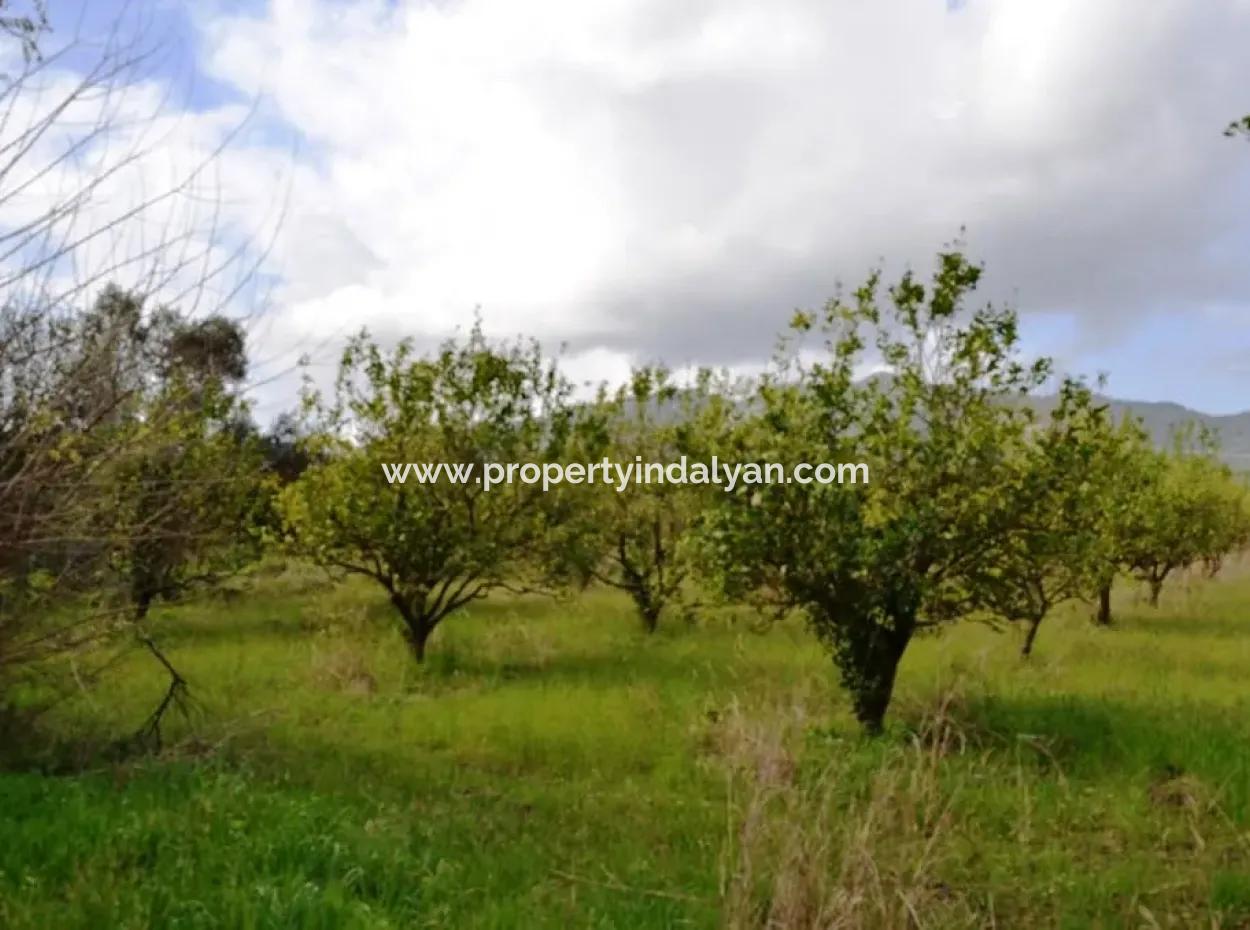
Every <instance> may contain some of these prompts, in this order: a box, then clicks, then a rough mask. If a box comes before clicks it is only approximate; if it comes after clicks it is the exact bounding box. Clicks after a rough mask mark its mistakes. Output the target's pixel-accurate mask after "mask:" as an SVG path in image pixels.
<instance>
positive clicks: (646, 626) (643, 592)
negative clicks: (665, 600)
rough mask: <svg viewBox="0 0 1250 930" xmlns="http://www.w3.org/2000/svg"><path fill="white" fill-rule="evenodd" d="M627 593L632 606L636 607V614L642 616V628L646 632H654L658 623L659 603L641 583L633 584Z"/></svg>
mask: <svg viewBox="0 0 1250 930" xmlns="http://www.w3.org/2000/svg"><path fill="white" fill-rule="evenodd" d="M629 595H630V597H631V598H633V601H634V606H635V607H637V608H638V616H639V617H641V618H642V628H643V630H644V631H646V632H647V633H648V634H651V633H654V632H655V631H656V629H658V628H659V625H660V609H661V605H660V604H658V603H656V599H655V598H654V597H652V595H651V592H650V591H649V590H648V589H647V588H646V587H645V586H643V585H642V584H638V585H636V586H634V587H633V588H632V589H631V590H630V592H629Z"/></svg>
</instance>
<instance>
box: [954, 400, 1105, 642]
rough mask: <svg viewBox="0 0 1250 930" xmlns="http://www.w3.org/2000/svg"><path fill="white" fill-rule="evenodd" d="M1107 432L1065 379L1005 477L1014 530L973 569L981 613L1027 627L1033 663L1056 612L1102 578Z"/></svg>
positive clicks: (1099, 414)
mask: <svg viewBox="0 0 1250 930" xmlns="http://www.w3.org/2000/svg"><path fill="white" fill-rule="evenodd" d="M1107 431H1108V424H1107V419H1106V411H1105V408H1103V407H1099V406H1097V405H1096V404H1095V403H1094V399H1093V396H1092V394H1091V393H1090V391H1089V389H1088V388H1087V387H1086V386H1085V385H1083V384H1081V383H1079V382H1075V381H1071V380H1069V381H1065V383H1064V384H1063V385H1062V387H1061V389H1060V392H1059V399H1058V403H1057V405H1056V407H1055V409H1054V411H1053V412H1052V413H1051V414H1050V416H1049V418H1048V419H1047V421H1046V422H1045V423H1044V424H1039V425H1038V426H1037V427H1036V428H1035V429H1033V430H1032V431H1030V435H1029V439H1028V442H1027V443H1026V444H1025V446H1024V448H1023V450H1022V451H1021V452H1020V454H1019V456H1018V457H1017V458H1016V459H1015V460H1014V461H1011V462H1009V463H1008V467H1007V469H1006V470H1005V472H1004V475H1003V486H1002V493H1003V494H1004V495H1005V500H1006V501H1007V502H1008V503H1009V506H1010V507H1011V508H1012V510H1013V511H1014V513H1013V514H1012V516H1011V523H1012V528H1011V530H1010V532H1007V533H1005V534H1003V535H1002V536H1001V537H1000V538H999V539H998V543H997V545H995V546H993V547H992V548H990V549H989V550H988V551H987V552H986V555H985V557H984V558H983V559H982V560H981V561H980V562H979V563H978V564H977V565H975V566H973V567H972V569H971V570H970V571H969V573H968V579H967V585H968V596H969V600H970V603H971V605H972V606H974V607H975V608H977V609H979V610H984V611H986V612H988V613H990V614H991V615H993V616H996V617H1000V618H1002V619H1004V620H1007V621H1011V622H1016V623H1022V624H1024V625H1025V637H1024V643H1023V646H1022V647H1021V653H1022V654H1023V655H1024V656H1025V657H1028V656H1029V655H1030V654H1031V653H1032V650H1033V644H1034V642H1035V640H1036V638H1037V633H1038V630H1039V629H1040V627H1041V624H1042V621H1043V620H1044V619H1045V618H1046V616H1047V615H1048V614H1049V613H1050V612H1051V610H1052V609H1053V608H1054V607H1055V606H1056V605H1058V604H1060V603H1062V602H1064V601H1067V600H1071V599H1074V598H1078V597H1081V596H1082V595H1083V594H1084V593H1085V592H1086V591H1087V590H1088V589H1089V587H1090V584H1091V579H1093V578H1094V577H1096V576H1097V575H1098V570H1099V567H1100V562H1099V543H1100V539H1099V533H1100V531H1101V529H1102V527H1101V519H1100V516H1099V514H1100V510H1099V507H1100V505H1101V503H1102V498H1103V493H1104V490H1105V489H1104V487H1103V485H1102V483H1101V482H1100V481H1099V478H1100V477H1101V475H1102V473H1100V471H1099V469H1100V467H1101V464H1102V463H1101V462H1100V461H1099V455H1098V453H1099V450H1100V441H1101V440H1102V438H1103V437H1104V436H1105V435H1106V433H1107Z"/></svg>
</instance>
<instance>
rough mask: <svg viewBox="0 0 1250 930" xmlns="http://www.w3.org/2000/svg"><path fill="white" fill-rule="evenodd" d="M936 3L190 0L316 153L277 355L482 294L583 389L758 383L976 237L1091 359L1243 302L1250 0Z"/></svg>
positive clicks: (458, 313)
mask: <svg viewBox="0 0 1250 930" xmlns="http://www.w3.org/2000/svg"><path fill="white" fill-rule="evenodd" d="M946 7H947V4H945V3H943V2H941V0H880V2H871V3H868V2H863V0H772V2H770V3H767V4H762V3H758V2H747V0H694V2H689V3H673V2H671V0H595V2H586V0H531V2H525V3H518V2H516V0H448V2H437V3H436V2H427V3H420V2H413V3H404V4H394V3H389V2H384V0H364V2H348V0H272V2H271V3H270V4H269V5H268V6H266V7H265V8H264V9H263V10H261V11H260V12H258V13H252V14H248V15H236V14H231V15H226V14H224V13H222V12H221V11H220V10H216V9H214V8H213V6H212V5H209V6H206V7H203V8H197V12H196V14H195V15H196V16H197V17H198V20H197V25H198V28H199V32H200V40H201V49H200V57H201V61H200V66H201V67H202V68H205V69H206V70H208V71H209V73H210V74H211V75H212V76H213V77H214V78H215V79H216V80H218V81H220V82H223V83H225V84H228V85H232V86H233V87H235V88H236V89H237V90H238V91H239V92H240V93H241V94H242V95H243V96H244V97H247V98H251V97H253V96H255V95H257V94H263V101H264V103H263V109H262V113H261V120H262V122H263V123H264V124H265V125H266V127H267V128H273V127H274V126H285V127H288V128H289V129H290V130H293V131H294V132H295V133H297V134H298V135H299V136H300V137H301V138H302V140H303V141H302V146H301V148H300V152H299V155H298V156H297V167H296V168H295V169H294V170H293V171H287V173H286V176H287V177H289V178H290V179H291V183H292V185H293V188H292V202H291V206H290V212H289V213H288V216H287V220H286V225H285V227H284V229H283V231H282V233H281V236H280V238H279V240H278V242H277V243H276V248H275V250H274V254H273V262H272V264H273V270H274V271H275V273H277V274H279V275H280V277H281V279H282V282H283V283H282V284H281V285H280V287H279V288H278V289H277V291H276V292H275V295H274V296H275V301H276V306H277V310H276V312H275V315H274V316H273V317H272V318H271V319H270V320H269V321H268V324H267V328H266V329H265V332H264V338H266V339H267V340H269V342H270V344H271V345H270V346H269V348H271V349H272V350H273V352H271V355H274V354H280V350H281V349H282V348H283V347H292V348H298V349H300V350H308V349H313V348H317V347H321V346H327V345H329V344H331V343H332V342H333V341H334V340H335V339H336V338H338V337H339V336H341V335H342V334H344V333H346V332H350V331H353V330H355V329H357V328H359V327H360V326H362V325H367V326H369V327H371V328H372V329H374V330H376V331H378V332H380V333H382V334H384V335H387V336H391V335H399V334H405V335H413V336H415V337H417V338H418V340H420V341H432V340H434V339H436V338H438V337H440V336H442V335H444V334H446V333H448V332H449V331H451V330H452V329H453V328H454V327H455V326H456V325H464V324H465V323H467V322H468V321H469V320H470V319H471V317H472V314H473V313H474V311H475V308H478V307H481V308H482V312H483V314H484V318H485V322H486V326H487V329H488V330H490V331H492V332H495V333H499V334H513V333H516V332H519V331H521V332H525V333H529V334H534V335H536V336H539V337H540V338H542V339H544V340H545V341H548V342H552V343H556V342H560V341H568V342H569V344H570V348H571V352H572V356H573V357H574V358H576V359H577V360H578V361H577V362H576V363H575V364H576V365H578V366H580V367H579V369H578V370H579V371H585V372H590V373H595V372H603V373H607V374H611V373H614V372H619V371H623V370H624V366H625V365H627V364H628V362H629V361H630V360H632V359H638V360H650V359H654V358H656V357H663V358H665V359H666V360H667V361H669V362H670V363H672V364H674V365H678V366H682V365H686V364H688V363H691V362H706V363H731V364H739V365H749V364H751V363H752V362H753V361H756V360H758V359H760V358H762V357H764V356H766V355H767V354H768V352H769V351H770V349H771V348H772V345H773V338H772V337H773V334H774V332H775V331H776V330H777V328H778V327H779V325H781V324H782V323H784V321H785V319H786V318H787V317H788V315H789V311H790V310H791V309H792V308H793V307H794V306H796V305H811V304H813V303H817V302H819V301H820V300H822V299H823V298H824V297H825V296H826V295H827V294H828V293H829V292H830V291H831V289H832V288H833V285H834V282H835V279H836V278H837V277H839V276H843V277H845V278H849V279H854V278H856V277H858V276H859V275H861V274H862V273H863V272H864V271H865V270H866V269H867V268H868V266H869V265H870V264H872V263H874V262H876V261H877V260H878V259H880V258H882V257H884V258H886V259H888V260H889V261H890V262H891V263H892V265H893V266H894V267H897V266H898V265H899V264H902V263H905V262H911V263H913V264H918V265H924V264H926V263H927V261H928V256H930V255H931V254H932V252H933V251H934V250H935V249H936V248H937V247H939V246H940V245H942V244H943V243H944V242H946V241H948V240H949V239H950V238H952V237H953V236H954V235H955V234H956V233H957V232H958V230H959V228H960V227H961V226H962V225H966V226H967V228H968V230H969V240H970V246H971V249H972V251H973V252H974V253H976V254H977V255H979V256H982V257H984V258H985V259H986V260H987V262H988V265H989V269H990V272H991V276H990V278H989V280H988V282H987V283H988V286H989V287H988V289H989V290H990V291H991V292H994V293H997V294H1004V295H1008V296H1016V297H1017V298H1018V303H1019V304H1020V305H1021V306H1022V307H1023V308H1025V309H1027V310H1030V311H1036V312H1039V313H1046V312H1053V313H1057V314H1064V315H1065V316H1064V318H1065V319H1068V318H1071V319H1074V320H1076V321H1077V322H1078V333H1079V337H1078V339H1079V340H1083V341H1085V342H1090V343H1091V344H1097V343H1099V341H1100V340H1101V341H1103V342H1105V341H1106V340H1108V339H1111V338H1113V334H1115V333H1117V332H1119V331H1120V330H1121V328H1122V327H1123V326H1124V325H1126V324H1128V323H1131V322H1132V321H1134V320H1136V319H1139V318H1140V317H1141V316H1142V315H1148V314H1152V313H1161V314H1162V313H1166V314H1171V315H1172V316H1173V317H1175V318H1176V319H1177V320H1182V319H1199V318H1203V319H1206V318H1210V319H1212V320H1214V319H1216V317H1217V316H1218V314H1220V313H1222V314H1224V315H1225V318H1226V316H1227V315H1228V314H1230V313H1231V314H1232V315H1233V316H1234V317H1238V318H1240V317H1241V315H1244V316H1247V317H1250V303H1248V302H1247V301H1248V300H1250V298H1248V296H1247V295H1250V265H1248V264H1247V263H1246V261H1245V255H1246V250H1247V247H1250V211H1248V210H1247V209H1246V204H1247V202H1248V194H1250V152H1247V150H1246V148H1245V147H1244V146H1238V145H1236V144H1234V143H1230V142H1229V141H1227V140H1225V139H1223V138H1222V137H1221V136H1220V130H1221V128H1222V126H1223V125H1224V124H1225V123H1226V122H1227V121H1228V120H1229V119H1231V118H1232V117H1233V116H1235V115H1238V114H1239V113H1241V112H1244V111H1245V110H1246V109H1250V100H1248V99H1247V98H1246V93H1247V91H1246V88H1248V87H1250V56H1247V55H1246V54H1245V48H1244V36H1245V35H1247V34H1250V3H1248V2H1246V0H1204V2H1203V3H1194V2H1193V0H1152V2H1151V3H1149V4H1143V3H1140V2H1139V0H1100V2H1097V3H1091V2H1089V0H969V2H968V3H966V4H965V5H963V7H962V8H961V9H959V10H958V11H957V12H950V11H948V10H947V8H946ZM286 157H287V150H286V149H284V148H282V147H281V146H267V145H266V144H265V143H264V142H263V141H262V140H254V141H253V142H251V143H250V144H249V145H246V146H244V147H242V148H240V149H239V150H237V151H235V152H234V153H232V154H231V155H230V157H229V158H228V159H227V160H226V162H225V163H224V165H225V167H224V169H223V171H224V174H223V183H225V184H228V185H229V189H230V190H231V191H237V192H238V194H239V199H240V201H244V202H250V201H253V200H254V201H256V202H258V203H263V202H265V201H266V198H268V200H269V201H272V196H273V188H274V181H273V178H274V177H275V173H281V169H280V166H281V165H282V163H283V161H284V159H285V158H286ZM1217 308H1218V309H1217ZM1230 308H1231V309H1230ZM1078 354H1079V353H1078ZM571 364H573V363H571Z"/></svg>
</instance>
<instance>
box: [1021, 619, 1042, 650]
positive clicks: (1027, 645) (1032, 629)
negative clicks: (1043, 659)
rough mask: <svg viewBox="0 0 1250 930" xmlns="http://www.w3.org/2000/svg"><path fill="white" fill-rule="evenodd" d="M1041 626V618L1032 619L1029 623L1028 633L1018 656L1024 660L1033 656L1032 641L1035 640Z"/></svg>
mask: <svg viewBox="0 0 1250 930" xmlns="http://www.w3.org/2000/svg"><path fill="white" fill-rule="evenodd" d="M1041 625H1042V618H1041V617H1034V618H1033V619H1032V620H1030V621H1029V632H1028V633H1026V634H1025V637H1024V646H1023V647H1022V648H1021V649H1020V655H1021V656H1023V657H1024V658H1026V659H1027V658H1028V657H1029V656H1031V655H1032V654H1033V641H1034V640H1035V639H1037V631H1038V629H1039V628H1040V627H1041Z"/></svg>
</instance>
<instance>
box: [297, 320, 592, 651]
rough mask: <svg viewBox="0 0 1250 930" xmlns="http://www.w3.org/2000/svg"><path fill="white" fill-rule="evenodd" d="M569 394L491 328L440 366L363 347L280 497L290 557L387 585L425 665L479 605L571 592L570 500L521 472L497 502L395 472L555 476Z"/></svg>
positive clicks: (459, 344)
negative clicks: (442, 634) (447, 627)
mask: <svg viewBox="0 0 1250 930" xmlns="http://www.w3.org/2000/svg"><path fill="white" fill-rule="evenodd" d="M568 394H569V386H568V384H567V383H566V381H565V380H564V379H563V378H562V377H561V376H560V374H559V373H558V371H557V369H556V367H555V365H554V364H553V363H551V362H549V361H546V360H544V358H543V355H542V353H541V351H540V349H539V347H538V346H537V344H521V343H517V344H512V345H493V344H491V343H489V342H488V341H487V340H486V338H485V337H484V336H483V334H482V331H481V328H480V326H477V325H475V326H474V328H473V329H472V331H471V332H470V333H469V334H468V337H467V339H464V340H462V341H455V340H453V341H449V342H447V343H445V344H444V345H443V346H442V348H441V349H440V350H439V351H438V352H436V353H435V354H433V355H431V356H429V357H418V356H416V355H415V354H414V351H413V347H412V345H411V343H409V342H406V341H405V342H402V343H400V345H399V346H398V347H397V348H396V349H395V350H394V351H390V352H387V351H384V350H383V349H381V348H380V347H379V346H378V345H377V344H376V343H375V342H373V341H372V340H370V339H369V337H368V336H367V335H365V334H362V335H361V336H359V337H357V338H355V339H353V340H352V341H351V343H350V344H349V345H348V347H347V349H346V350H345V352H344V353H343V358H342V363H341V365H340V368H339V376H338V381H337V386H336V391H335V398H334V400H333V402H332V403H329V404H327V403H324V402H323V401H322V400H321V399H320V398H319V397H317V396H316V395H315V394H313V395H309V398H308V402H309V406H310V410H312V411H313V412H314V413H316V414H317V415H318V419H319V423H320V429H321V432H320V438H317V439H315V440H314V441H313V446H314V450H315V453H316V455H315V456H314V459H313V464H312V465H310V466H309V467H308V468H307V470H305V472H304V473H303V475H302V476H301V477H300V478H299V479H298V480H297V481H296V482H295V483H293V484H291V485H290V486H288V487H287V488H286V489H285V490H284V491H283V492H282V494H281V496H280V510H281V513H282V515H283V518H284V521H285V526H286V533H287V538H288V540H289V542H290V544H291V545H292V546H293V548H294V549H295V551H297V552H299V553H302V554H304V555H305V556H307V557H308V558H310V559H312V560H314V561H315V562H317V563H318V564H320V565H323V566H326V567H328V568H332V569H338V570H342V571H345V572H348V573H351V574H356V575H362V576H364V577H366V578H370V579H372V580H373V581H375V582H377V583H378V584H379V585H380V586H381V587H382V588H383V589H384V590H385V591H386V594H387V596H388V597H389V599H390V602H391V604H392V605H393V606H394V608H395V611H396V613H397V614H398V616H399V618H400V619H401V620H402V622H403V625H404V635H405V638H406V640H407V642H408V644H409V647H410V648H411V651H412V655H413V657H414V658H415V659H416V660H417V661H418V662H421V661H423V660H424V658H425V654H426V644H427V642H428V640H429V638H430V635H431V634H432V633H433V632H434V630H435V629H436V628H437V627H438V626H439V624H440V623H442V622H443V620H444V619H446V617H448V616H449V615H450V614H452V613H454V612H455V611H456V610H458V609H460V608H461V607H463V606H465V605H466V604H468V603H469V602H471V601H473V600H474V599H476V598H481V597H484V596H485V595H487V594H488V593H489V592H490V591H492V590H495V589H498V588H511V589H534V588H547V587H548V586H550V585H553V584H555V583H556V582H558V581H559V580H561V577H562V576H561V572H560V570H559V568H558V566H560V565H563V564H564V562H563V559H562V558H561V553H562V550H563V547H564V546H566V545H567V538H566V531H567V528H568V524H569V522H570V515H571V512H572V510H571V507H570V505H569V502H568V501H567V499H566V498H565V496H564V495H563V494H561V493H560V489H559V488H558V487H553V488H549V489H548V490H546V491H544V489H543V487H542V486H541V484H539V483H528V482H527V481H526V480H524V476H523V475H522V474H521V473H520V472H517V473H516V474H515V475H514V476H513V479H512V480H511V481H510V482H509V481H503V483H499V484H496V485H495V486H493V487H491V488H489V489H487V488H486V486H485V485H484V484H483V483H482V482H481V481H480V480H479V481H475V480H469V481H465V482H459V481H456V480H451V479H450V478H449V476H448V475H447V473H446V472H443V473H441V474H440V475H439V477H438V478H437V480H427V481H421V480H419V479H418V477H417V475H416V474H415V473H412V472H404V473H403V474H402V476H401V477H395V472H394V471H392V473H391V477H390V478H388V476H387V474H386V473H385V472H384V470H383V467H382V466H383V465H384V464H385V465H387V466H388V468H390V467H391V466H399V468H400V469H401V470H402V469H403V466H404V465H405V464H407V463H414V464H418V465H424V464H428V465H437V464H440V463H443V464H447V465H463V466H472V467H473V468H474V469H475V471H474V474H475V475H476V476H477V477H478V478H479V479H480V478H481V477H482V476H483V474H484V468H485V466H487V465H488V464H490V463H494V464H501V465H502V464H504V463H518V464H523V463H529V464H532V465H535V466H541V465H543V464H547V463H554V462H556V461H557V460H558V459H559V457H560V456H561V455H562V454H563V452H564V450H565V447H566V445H567V443H568V438H569V433H570V421H571V415H572V414H571V408H570V405H569V403H568ZM531 474H532V473H531Z"/></svg>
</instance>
